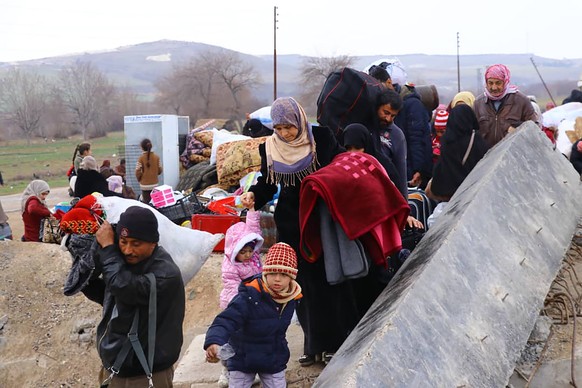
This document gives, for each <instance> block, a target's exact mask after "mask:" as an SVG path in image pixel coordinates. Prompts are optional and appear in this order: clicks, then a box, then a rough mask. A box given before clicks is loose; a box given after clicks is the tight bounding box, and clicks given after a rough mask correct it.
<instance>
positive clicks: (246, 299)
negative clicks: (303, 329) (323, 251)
mask: <svg viewBox="0 0 582 388" xmlns="http://www.w3.org/2000/svg"><path fill="white" fill-rule="evenodd" d="M296 277H297V256H296V254H295V250H294V249H293V248H291V246H289V245H288V244H286V243H282V242H280V243H277V244H275V245H273V246H272V247H271V248H269V251H268V252H267V256H266V258H265V263H264V265H263V272H262V274H257V275H255V276H253V277H252V278H250V279H247V280H245V281H244V282H243V283H242V284H241V285H240V287H239V290H238V294H237V295H236V296H235V297H234V299H233V300H232V301H231V302H230V304H229V305H228V306H227V308H226V309H225V310H224V311H222V312H221V313H220V314H218V315H217V316H216V318H214V321H213V322H212V325H211V326H210V327H209V328H208V331H207V332H206V339H205V341H204V349H205V350H206V360H207V361H208V362H212V363H214V362H218V361H219V359H218V352H219V350H220V346H222V345H225V344H226V343H228V344H230V345H231V347H232V348H233V349H234V352H235V354H234V356H233V357H232V358H229V359H228V360H227V361H226V364H227V368H228V370H229V386H230V387H250V386H251V385H252V384H253V382H254V377H255V374H258V375H259V377H260V379H261V382H262V384H263V387H266V388H275V387H276V388H279V387H286V386H287V383H286V381H285V370H286V368H287V362H288V361H289V357H290V352H289V347H288V345H287V339H286V332H287V328H288V327H289V324H290V323H291V318H292V317H293V312H294V311H295V306H296V304H297V301H298V300H299V299H300V298H301V297H302V295H301V287H300V286H299V284H297V282H296V281H295V278H296Z"/></svg>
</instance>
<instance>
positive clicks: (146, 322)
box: [82, 206, 185, 388]
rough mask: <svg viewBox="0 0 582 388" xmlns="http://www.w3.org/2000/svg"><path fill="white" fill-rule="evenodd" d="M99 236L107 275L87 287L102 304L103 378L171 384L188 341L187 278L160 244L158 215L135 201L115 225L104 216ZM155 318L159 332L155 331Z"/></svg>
mask: <svg viewBox="0 0 582 388" xmlns="http://www.w3.org/2000/svg"><path fill="white" fill-rule="evenodd" d="M115 232H117V233H115ZM116 236H117V238H116ZM96 239H97V242H98V243H99V248H98V249H97V253H96V254H95V256H94V260H95V265H96V267H100V268H101V273H102V277H99V278H95V279H92V280H91V281H90V282H89V284H88V285H87V286H86V287H85V288H84V289H83V290H82V292H83V293H84V294H85V296H87V297H88V298H89V299H91V300H93V301H95V302H98V303H100V304H101V305H102V306H103V315H102V319H101V322H100V323H99V326H98V327H97V350H98V352H99V357H100V358H101V361H102V365H103V369H102V371H101V374H100V381H99V382H100V383H102V385H106V384H105V383H109V384H110V385H109V386H110V387H118V386H119V387H125V386H144V387H147V386H148V383H152V382H153V385H154V386H155V387H156V388H160V387H172V379H173V375H174V371H173V365H174V363H175V362H176V361H178V358H179V356H180V350H181V348H182V342H183V333H182V324H183V321H184V311H185V296H184V283H183V281H182V274H181V272H180V269H179V268H178V266H177V265H176V264H175V263H174V261H173V260H172V258H171V256H170V255H169V254H168V252H166V251H165V250H164V248H162V247H161V246H159V245H158V241H159V232H158V221H157V219H156V216H155V215H154V213H153V212H152V211H151V210H149V209H147V208H145V207H141V206H131V207H129V208H128V209H127V210H126V211H125V212H123V213H122V214H121V216H120V218H119V222H118V223H117V226H116V229H115V231H114V229H113V227H112V226H111V225H110V224H109V223H108V222H107V221H105V222H104V223H103V224H102V225H101V227H100V228H99V230H98V231H97V233H96ZM151 275H153V279H151ZM153 284H155V288H154V287H153ZM154 292H155V293H154ZM152 295H154V296H155V302H153V303H151V302H150V301H151V300H152V299H150V298H152ZM154 313H155V316H153V315H154ZM153 321H155V332H151V331H150V324H151V323H152V322H153ZM132 331H134V332H137V333H136V334H137V339H138V340H139V341H138V342H137V345H136V344H134V343H130V338H131V335H130V333H131V332H132ZM152 335H153V338H155V339H154V340H153V341H152V340H151V338H152ZM136 346H137V347H140V348H141V351H143V354H144V357H143V358H140V357H139V354H140V348H137V347H136ZM124 350H127V351H128V352H127V353H126V354H125V355H124ZM124 384H127V385H124ZM150 386H151V385H150Z"/></svg>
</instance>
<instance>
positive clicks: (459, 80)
mask: <svg viewBox="0 0 582 388" xmlns="http://www.w3.org/2000/svg"><path fill="white" fill-rule="evenodd" d="M457 92H461V64H460V61H459V33H458V32H457Z"/></svg>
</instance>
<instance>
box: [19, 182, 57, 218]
mask: <svg viewBox="0 0 582 388" xmlns="http://www.w3.org/2000/svg"><path fill="white" fill-rule="evenodd" d="M50 190H51V188H50V187H49V185H48V183H46V182H45V181H43V180H40V179H36V180H33V181H32V182H30V183H29V184H28V186H26V189H24V193H22V198H21V199H20V211H21V212H22V213H24V211H25V210H26V201H28V199H29V198H30V197H36V198H38V200H39V201H40V202H41V203H42V204H43V205H45V206H46V202H45V201H43V200H42V199H41V198H40V195H41V194H42V193H44V192H46V191H50Z"/></svg>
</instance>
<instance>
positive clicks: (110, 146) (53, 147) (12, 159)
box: [0, 132, 125, 195]
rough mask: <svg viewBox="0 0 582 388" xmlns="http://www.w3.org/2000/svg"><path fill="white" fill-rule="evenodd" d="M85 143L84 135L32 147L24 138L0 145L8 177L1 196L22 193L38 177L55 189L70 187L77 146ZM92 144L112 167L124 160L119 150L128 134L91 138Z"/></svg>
mask: <svg viewBox="0 0 582 388" xmlns="http://www.w3.org/2000/svg"><path fill="white" fill-rule="evenodd" d="M82 141H83V140H82V138H81V137H80V136H75V137H71V138H67V139H55V140H49V141H46V142H45V141H44V140H43V139H35V140H33V141H32V142H31V144H30V145H28V144H27V143H26V140H24V139H18V140H9V141H2V142H0V171H1V172H2V177H3V178H4V186H0V195H8V194H20V193H22V192H23V191H24V189H25V188H26V186H27V185H28V184H29V183H30V181H32V180H33V179H35V178H34V177H35V175H36V176H37V177H38V178H39V179H42V180H45V181H46V182H47V183H48V184H49V186H51V187H63V186H67V185H68V184H69V181H68V178H67V176H66V173H67V171H68V169H69V167H71V164H72V160H73V152H74V151H75V147H76V146H77V144H79V143H81V142H82ZM89 143H91V151H92V155H93V156H94V157H95V159H97V163H99V165H101V163H102V162H103V160H104V159H110V160H111V165H112V166H115V165H117V162H118V161H119V159H120V158H121V156H120V155H119V149H120V148H121V149H123V146H124V144H125V140H124V133H123V132H111V133H109V134H108V135H107V136H105V137H101V138H95V139H91V140H89ZM114 155H115V156H114Z"/></svg>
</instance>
